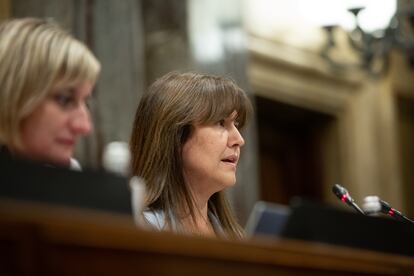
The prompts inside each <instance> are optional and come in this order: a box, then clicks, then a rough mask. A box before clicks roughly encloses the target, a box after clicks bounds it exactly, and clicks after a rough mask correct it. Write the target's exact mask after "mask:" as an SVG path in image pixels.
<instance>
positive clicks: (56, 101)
mask: <svg viewBox="0 0 414 276" xmlns="http://www.w3.org/2000/svg"><path fill="white" fill-rule="evenodd" d="M91 91H92V84H90V83H88V82H85V83H82V84H79V85H63V86H59V87H56V88H55V89H53V91H52V92H51V93H50V95H49V96H47V97H46V99H45V100H44V101H43V102H42V103H41V104H40V105H39V106H38V107H37V108H36V109H35V110H34V111H33V112H32V113H31V114H30V115H29V116H27V117H26V118H25V119H23V121H22V124H21V128H20V131H21V132H20V134H21V140H22V147H21V148H19V149H17V153H18V154H20V155H22V156H24V157H26V158H29V159H34V160H39V161H44V162H50V163H55V164H61V165H68V164H69V162H70V158H71V157H72V155H73V151H74V148H75V144H76V142H77V140H78V138H79V137H80V136H83V135H86V134H89V133H90V132H91V131H92V122H91V119H90V114H89V110H88V107H87V101H88V99H89V98H90V96H91Z"/></svg>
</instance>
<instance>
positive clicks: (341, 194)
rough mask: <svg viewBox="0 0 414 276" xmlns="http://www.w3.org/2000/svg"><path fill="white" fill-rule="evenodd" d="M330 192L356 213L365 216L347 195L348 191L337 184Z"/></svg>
mask: <svg viewBox="0 0 414 276" xmlns="http://www.w3.org/2000/svg"><path fill="white" fill-rule="evenodd" d="M332 192H333V193H334V194H335V195H336V196H337V197H338V198H339V199H340V200H341V201H342V202H345V203H346V204H348V205H349V206H351V207H352V208H354V209H355V210H356V211H357V212H358V213H360V214H363V215H365V213H364V211H362V209H361V208H359V206H358V205H357V204H356V203H355V201H354V199H353V198H352V197H351V196H350V195H349V193H348V191H347V190H346V189H345V188H344V187H342V186H341V185H339V184H335V185H333V187H332Z"/></svg>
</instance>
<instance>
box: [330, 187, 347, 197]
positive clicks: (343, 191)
mask: <svg viewBox="0 0 414 276" xmlns="http://www.w3.org/2000/svg"><path fill="white" fill-rule="evenodd" d="M332 192H333V193H334V194H335V195H336V196H337V197H338V198H339V199H340V200H343V197H344V196H346V195H348V191H347V190H346V189H345V188H344V187H342V186H341V185H339V184H335V185H333V187H332Z"/></svg>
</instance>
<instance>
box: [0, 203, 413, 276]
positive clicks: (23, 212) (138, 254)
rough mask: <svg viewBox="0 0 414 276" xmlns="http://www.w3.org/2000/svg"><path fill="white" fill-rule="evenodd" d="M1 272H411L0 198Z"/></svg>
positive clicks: (332, 249)
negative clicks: (155, 228) (151, 228)
mask: <svg viewBox="0 0 414 276" xmlns="http://www.w3.org/2000/svg"><path fill="white" fill-rule="evenodd" d="M0 275H208V276H217V275H414V258H410V257H406V256H399V255H391V254H383V253H378V252H372V251H365V250H357V249H352V248H346V247H338V246H331V245H326V244H320V243H312V242H301V241H293V240H276V239H255V240H246V241H228V240H222V239H214V238H204V237H194V236H192V237H189V236H184V235H176V234H172V233H166V232H163V233H161V232H152V231H149V230H145V229H139V228H137V227H136V226H135V225H134V224H133V222H132V218H130V217H129V216H122V215H119V214H111V213H102V212H96V211H90V210H82V209H74V208H65V207H57V206H52V205H41V204H33V203H30V204H29V203H23V202H11V201H4V200H2V201H0Z"/></svg>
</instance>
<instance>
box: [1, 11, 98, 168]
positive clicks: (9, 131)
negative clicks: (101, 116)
mask: <svg viewBox="0 0 414 276" xmlns="http://www.w3.org/2000/svg"><path fill="white" fill-rule="evenodd" d="M99 71H100V64H99V62H98V61H97V59H96V58H95V57H94V55H93V54H92V53H91V52H90V51H89V50H88V48H87V47H86V46H85V45H84V44H82V43H81V42H80V41H78V40H76V39H75V38H73V37H72V36H71V35H70V34H69V33H67V32H66V31H64V30H62V29H61V28H60V27H59V26H58V25H57V24H55V23H53V22H50V21H48V20H43V19H36V18H22V19H13V20H10V21H7V22H5V23H3V24H1V25H0V83H1V89H0V151H1V153H2V154H4V155H7V156H10V158H23V159H29V160H34V161H39V162H42V163H47V164H53V165H61V166H70V165H71V163H73V161H72V160H73V159H72V155H73V151H74V147H75V145H76V142H77V141H78V139H79V137H81V136H83V135H87V134H89V133H90V132H91V130H92V127H93V125H92V122H91V118H90V114H89V110H88V107H87V102H88V99H89V98H90V96H91V92H92V88H93V86H94V84H95V81H96V79H97V76H98V74H99Z"/></svg>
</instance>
